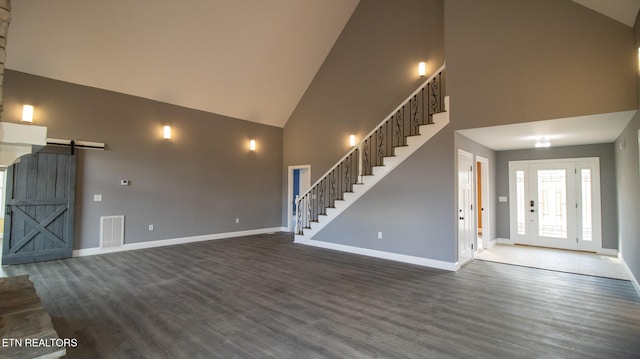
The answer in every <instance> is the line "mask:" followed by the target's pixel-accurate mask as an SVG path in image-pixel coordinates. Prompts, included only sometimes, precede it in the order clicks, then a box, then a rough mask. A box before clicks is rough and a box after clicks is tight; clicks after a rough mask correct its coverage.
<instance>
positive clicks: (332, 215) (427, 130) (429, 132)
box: [294, 96, 449, 244]
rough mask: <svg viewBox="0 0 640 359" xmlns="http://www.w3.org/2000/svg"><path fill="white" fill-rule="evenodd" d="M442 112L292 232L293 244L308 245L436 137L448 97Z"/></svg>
mask: <svg viewBox="0 0 640 359" xmlns="http://www.w3.org/2000/svg"><path fill="white" fill-rule="evenodd" d="M444 109H445V111H444V112H440V113H436V114H433V123H432V124H428V125H421V126H420V127H419V128H420V134H419V135H415V136H409V137H407V145H406V146H402V147H396V148H395V149H394V153H395V155H394V156H390V157H385V158H384V159H383V162H384V165H383V166H376V167H373V170H372V171H373V174H372V175H368V176H362V180H361V183H357V184H354V185H353V192H345V193H344V194H343V198H344V199H343V200H336V201H335V206H334V207H329V208H327V209H326V215H319V216H318V221H317V222H311V223H310V227H311V228H305V229H304V233H303V234H296V235H295V241H294V242H295V243H301V244H311V242H310V241H312V239H313V237H315V235H316V234H318V232H320V231H321V230H322V229H323V228H324V227H325V226H326V225H328V224H329V223H331V222H332V221H333V220H334V219H336V218H337V217H338V216H339V215H340V214H341V213H342V212H343V211H344V210H345V209H347V208H349V207H350V206H351V205H352V204H353V203H354V202H355V201H357V200H358V199H359V198H360V197H361V196H362V195H363V194H365V193H367V192H368V191H369V190H370V189H371V188H373V186H375V185H376V184H377V183H378V182H380V181H381V180H382V179H383V178H384V177H385V176H386V175H388V174H389V173H391V171H393V170H394V169H395V168H396V167H398V165H400V164H401V163H402V162H404V160H406V159H407V158H409V156H411V155H412V154H413V153H414V152H415V151H417V150H418V149H419V148H420V147H422V145H424V144H425V143H427V141H429V139H431V138H432V137H433V136H435V135H436V134H437V133H438V132H440V130H442V129H443V128H444V127H445V126H446V125H447V124H448V123H449V96H446V97H445V98H444Z"/></svg>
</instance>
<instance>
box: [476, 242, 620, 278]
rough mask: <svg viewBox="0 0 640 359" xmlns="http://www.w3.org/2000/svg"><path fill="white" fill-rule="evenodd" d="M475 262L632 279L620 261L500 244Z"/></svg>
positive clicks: (554, 250) (597, 255)
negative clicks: (482, 261)
mask: <svg viewBox="0 0 640 359" xmlns="http://www.w3.org/2000/svg"><path fill="white" fill-rule="evenodd" d="M476 259H480V260H485V261H490V262H498V263H505V264H513V265H519V266H524V267H531V268H540V269H548V270H554V271H559V272H567V273H576V274H584V275H591V276H596V277H605V278H613V279H624V280H629V276H628V275H627V273H626V272H625V270H624V268H623V266H622V263H621V261H620V259H618V258H616V257H610V256H605V255H599V254H595V253H588V252H575V251H567V250H562V249H553V248H542V247H532V246H524V245H508V244H498V245H495V246H493V247H491V248H490V249H487V250H483V251H482V252H480V253H479V254H477V255H476Z"/></svg>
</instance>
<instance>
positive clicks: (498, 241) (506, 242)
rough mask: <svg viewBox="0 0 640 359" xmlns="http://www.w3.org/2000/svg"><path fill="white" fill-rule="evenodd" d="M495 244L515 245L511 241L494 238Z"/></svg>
mask: <svg viewBox="0 0 640 359" xmlns="http://www.w3.org/2000/svg"><path fill="white" fill-rule="evenodd" d="M496 242H497V243H498V244H511V245H513V244H515V242H514V241H512V240H510V239H508V238H496Z"/></svg>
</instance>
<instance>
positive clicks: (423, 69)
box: [418, 62, 427, 77]
mask: <svg viewBox="0 0 640 359" xmlns="http://www.w3.org/2000/svg"><path fill="white" fill-rule="evenodd" d="M418 76H420V77H425V76H427V64H426V63H425V62H420V63H419V64H418Z"/></svg>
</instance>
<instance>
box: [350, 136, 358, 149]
mask: <svg viewBox="0 0 640 359" xmlns="http://www.w3.org/2000/svg"><path fill="white" fill-rule="evenodd" d="M355 145H356V135H351V136H349V146H351V147H353V146H355Z"/></svg>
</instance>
